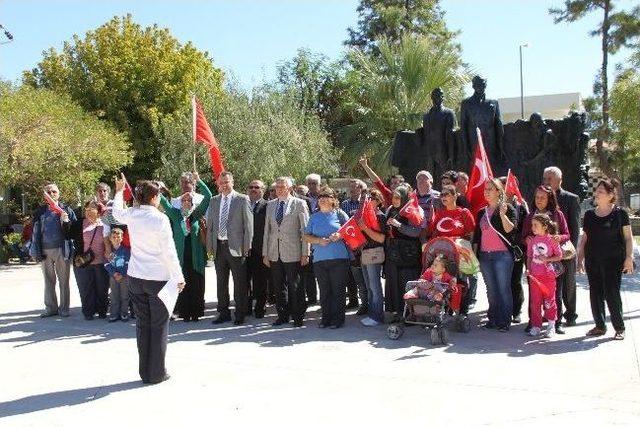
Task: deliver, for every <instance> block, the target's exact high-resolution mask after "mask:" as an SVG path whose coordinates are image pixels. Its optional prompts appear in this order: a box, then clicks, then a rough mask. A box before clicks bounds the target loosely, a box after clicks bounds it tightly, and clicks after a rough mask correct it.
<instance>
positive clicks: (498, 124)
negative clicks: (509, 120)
mask: <svg viewBox="0 0 640 427" xmlns="http://www.w3.org/2000/svg"><path fill="white" fill-rule="evenodd" d="M494 126H495V134H496V145H497V148H498V150H499V152H500V153H502V155H503V156H504V155H505V151H504V146H503V145H502V142H503V141H502V137H503V136H504V127H503V125H502V116H501V115H500V105H499V104H498V102H497V101H496V117H495V120H494Z"/></svg>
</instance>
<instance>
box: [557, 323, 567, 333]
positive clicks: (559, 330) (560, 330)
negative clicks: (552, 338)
mask: <svg viewBox="0 0 640 427" xmlns="http://www.w3.org/2000/svg"><path fill="white" fill-rule="evenodd" d="M556 334H558V335H564V334H565V332H564V329H562V326H560V324H559V323H558V324H556Z"/></svg>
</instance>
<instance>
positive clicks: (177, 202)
mask: <svg viewBox="0 0 640 427" xmlns="http://www.w3.org/2000/svg"><path fill="white" fill-rule="evenodd" d="M202 200H204V196H203V195H202V194H200V193H196V192H195V191H192V192H191V202H192V203H193V209H195V208H197V207H198V205H199V204H200V203H202ZM171 206H173V207H174V208H178V209H182V197H174V198H173V199H171Z"/></svg>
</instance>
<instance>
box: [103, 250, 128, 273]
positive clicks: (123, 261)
mask: <svg viewBox="0 0 640 427" xmlns="http://www.w3.org/2000/svg"><path fill="white" fill-rule="evenodd" d="M130 257H131V251H130V250H129V248H127V247H126V246H122V245H120V247H119V248H118V249H116V250H114V251H112V252H111V261H109V262H105V263H104V268H105V269H106V270H107V272H108V273H109V276H113V275H114V274H116V273H120V274H122V275H123V276H126V275H127V269H128V268H129V258H130Z"/></svg>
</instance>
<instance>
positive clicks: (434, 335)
mask: <svg viewBox="0 0 640 427" xmlns="http://www.w3.org/2000/svg"><path fill="white" fill-rule="evenodd" d="M430 338H431V345H438V344H440V335H439V334H438V330H437V329H436V328H433V329H431V333H430Z"/></svg>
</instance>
